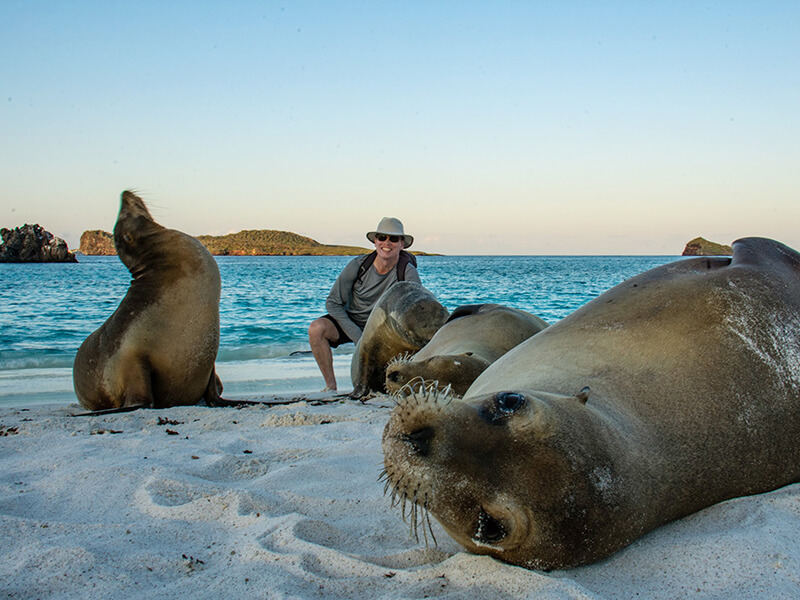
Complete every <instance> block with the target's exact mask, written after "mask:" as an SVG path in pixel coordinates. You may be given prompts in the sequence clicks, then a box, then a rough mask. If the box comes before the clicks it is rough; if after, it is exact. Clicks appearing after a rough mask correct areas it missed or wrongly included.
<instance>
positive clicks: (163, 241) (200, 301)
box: [72, 191, 225, 411]
mask: <svg viewBox="0 0 800 600" xmlns="http://www.w3.org/2000/svg"><path fill="white" fill-rule="evenodd" d="M114 245H115V246H116V248H117V253H118V255H119V258H120V260H121V261H122V263H123V264H124V265H125V266H126V267H127V268H128V270H129V271H130V273H131V275H132V276H133V280H132V281H131V285H130V287H129V288H128V292H127V294H125V297H124V298H123V299H122V302H120V304H119V307H118V308H117V310H116V311H115V312H114V313H113V314H112V315H111V316H110V317H109V318H108V320H107V321H106V322H105V323H103V325H101V326H100V328H99V329H97V330H96V331H95V332H94V333H92V334H91V335H89V337H88V338H86V340H85V341H84V342H83V344H81V347H80V348H79V349H78V353H77V355H76V356H75V363H74V366H73V370H72V376H73V384H74V387H75V394H76V395H77V397H78V401H79V402H80V403H81V405H82V406H83V407H84V408H87V409H89V410H94V411H99V410H107V409H119V408H124V407H132V406H141V407H148V408H165V407H169V406H176V405H186V404H196V403H198V402H199V401H200V400H205V401H206V402H207V403H208V404H210V405H217V404H218V403H220V402H219V401H222V402H225V401H224V400H222V399H221V398H220V397H219V393H220V392H221V391H222V390H221V387H222V386H221V383H220V381H219V378H218V377H217V376H216V373H215V370H214V360H215V359H216V356H217V349H218V346H219V298H220V276H219V269H218V268H217V263H216V261H215V260H214V258H213V257H212V256H211V254H210V253H209V252H208V250H206V248H205V246H203V244H201V243H200V242H199V241H197V240H196V239H195V238H193V237H191V236H189V235H186V234H185V233H181V232H180V231H175V230H174V229H167V228H165V227H162V226H161V225H159V224H158V223H156V222H155V221H154V220H153V217H152V216H150V213H149V212H148V210H147V207H146V206H145V204H144V202H143V201H142V199H141V198H139V197H138V196H136V195H135V194H133V193H132V192H129V191H125V192H123V193H122V202H121V206H120V211H119V216H118V218H117V223H116V225H115V227H114Z"/></svg>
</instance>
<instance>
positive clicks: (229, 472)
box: [191, 454, 269, 482]
mask: <svg viewBox="0 0 800 600" xmlns="http://www.w3.org/2000/svg"><path fill="white" fill-rule="evenodd" d="M201 461H202V462H201V464H200V465H199V468H196V469H194V470H192V471H191V474H192V475H194V476H195V477H199V478H201V479H207V480H208V481H218V482H233V481H249V480H252V479H257V478H258V477H262V476H263V475H266V474H267V471H269V460H267V459H266V458H259V457H252V456H248V455H246V454H245V455H241V456H234V455H230V454H227V455H224V456H216V457H209V458H208V459H201ZM198 462H200V461H198Z"/></svg>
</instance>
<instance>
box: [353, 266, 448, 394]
mask: <svg viewBox="0 0 800 600" xmlns="http://www.w3.org/2000/svg"><path fill="white" fill-rule="evenodd" d="M447 316H448V312H447V309H446V308H445V307H444V306H442V305H441V304H440V303H439V301H438V300H436V298H435V297H434V295H433V294H431V293H430V292H429V291H428V290H426V289H425V288H424V287H422V286H421V285H420V284H418V283H414V282H412V281H398V282H397V283H395V284H394V285H393V286H392V287H390V288H389V289H388V290H386V291H385V292H384V293H383V295H382V296H381V297H380V298H378V301H377V302H376V303H375V307H374V308H373V309H372V312H371V313H370V315H369V318H368V319H367V322H366V324H365V325H364V333H363V334H362V335H361V338H360V339H359V340H358V343H357V344H356V348H355V351H354V353H353V361H352V363H350V378H351V379H352V382H353V391H352V393H351V397H353V398H363V397H364V396H367V395H369V394H370V393H372V392H382V391H384V387H383V386H384V382H385V380H386V366H387V365H388V364H389V362H390V361H391V360H392V359H393V358H394V357H395V356H398V355H400V354H404V353H413V352H417V351H418V350H419V349H420V348H422V347H423V346H424V345H425V344H427V343H428V341H429V340H430V339H431V338H432V337H433V334H434V333H436V331H437V330H438V329H439V328H440V327H441V326H442V325H443V324H444V322H445V321H446V320H447Z"/></svg>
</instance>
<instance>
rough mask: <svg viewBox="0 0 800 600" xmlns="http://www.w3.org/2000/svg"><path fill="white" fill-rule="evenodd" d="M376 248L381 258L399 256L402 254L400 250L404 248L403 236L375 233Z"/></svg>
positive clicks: (388, 258)
mask: <svg viewBox="0 0 800 600" xmlns="http://www.w3.org/2000/svg"><path fill="white" fill-rule="evenodd" d="M392 240H395V241H392ZM375 249H376V250H377V251H378V256H380V257H381V258H384V259H386V260H391V259H392V258H397V257H398V256H400V250H402V249H403V238H402V236H397V235H384V234H382V233H378V234H376V235H375Z"/></svg>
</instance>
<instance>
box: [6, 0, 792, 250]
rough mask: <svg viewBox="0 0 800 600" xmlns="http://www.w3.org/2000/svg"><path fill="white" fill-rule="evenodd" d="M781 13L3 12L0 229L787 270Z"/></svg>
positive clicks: (787, 30) (667, 5)
mask: <svg viewBox="0 0 800 600" xmlns="http://www.w3.org/2000/svg"><path fill="white" fill-rule="evenodd" d="M798 23H800V2H797V1H794V0H793V1H787V2H783V1H779V0H776V1H772V2H740V1H736V0H725V1H720V2H702V1H679V0H669V1H664V2H656V1H653V2H641V1H630V2H624V1H622V2H615V1H609V2H596V1H586V2H573V1H569V0H564V1H552V2H551V1H533V0H531V1H519V2H508V1H500V0H498V1H493V2H470V1H451V2H436V1H433V0H428V1H425V2H415V1H412V0H405V1H402V2H392V1H374V2H337V1H335V0H329V1H319V2H288V1H287V2H255V1H247V2H245V1H236V0H226V1H225V2H221V1H215V2H203V1H193V2H184V1H178V0H173V1H170V2H163V1H160V0H159V1H157V2H152V1H149V0H136V1H135V2H134V1H129V2H119V1H114V0H102V1H97V2H88V1H80V0H78V1H74V2H63V1H57V2H56V1H52V2H51V1H45V0H41V1H35V0H22V1H18V0H2V2H0V107H1V108H0V227H7V228H11V227H17V226H20V225H22V224H23V223H39V224H40V225H42V226H43V227H44V228H45V229H47V230H49V231H51V232H53V233H54V234H55V235H58V236H60V237H63V238H64V239H66V240H67V242H68V243H69V246H70V248H75V247H77V245H78V241H79V238H80V234H81V233H82V232H83V231H85V230H89V229H104V230H106V231H111V230H113V227H114V222H115V221H116V216H117V212H118V210H119V197H120V193H121V192H122V191H123V190H125V189H133V190H136V191H137V192H139V193H140V195H141V196H142V197H143V198H144V199H145V201H146V202H147V203H148V206H149V207H150V209H151V212H152V214H153V216H154V217H155V218H156V220H157V221H158V222H160V223H161V224H162V225H165V226H167V227H170V228H173V229H179V230H181V231H185V232H186V233H189V234H192V235H201V234H215V235H221V234H225V233H231V232H236V231H240V230H243V229H278V230H285V231H293V232H296V233H299V234H302V235H306V236H309V237H312V238H314V239H316V240H318V241H320V242H322V243H326V244H347V245H358V246H364V247H366V246H368V245H369V242H368V241H367V240H366V238H365V233H366V232H367V231H370V230H372V229H374V228H375V226H376V225H377V223H378V221H379V220H380V219H381V217H383V216H395V217H398V218H400V219H401V220H402V221H403V223H404V224H405V230H406V232H407V233H409V234H411V235H413V236H414V237H415V240H416V241H415V243H414V248H415V249H418V250H421V251H426V252H436V253H443V254H500V255H503V254H523V255H526V254H532V255H539V254H590V255H591V254H601V255H602V254H655V255H678V254H680V253H681V252H682V250H683V247H684V245H685V244H686V242H687V241H689V240H690V239H692V238H694V237H697V236H702V237H705V238H707V239H709V240H711V241H715V242H719V243H731V242H732V241H733V240H735V239H737V238H739V237H744V236H751V235H756V236H765V237H771V238H774V239H777V240H779V241H782V242H784V243H786V244H787V245H789V246H792V247H794V248H795V249H799V250H800V227H798V224H800V68H798V64H800V36H798V35H797V24H798Z"/></svg>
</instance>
